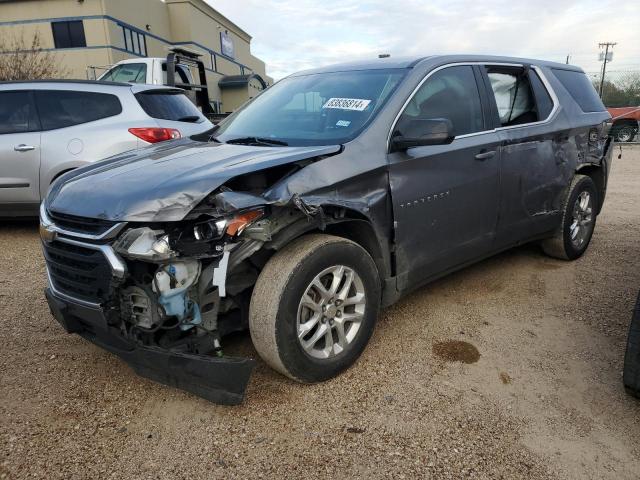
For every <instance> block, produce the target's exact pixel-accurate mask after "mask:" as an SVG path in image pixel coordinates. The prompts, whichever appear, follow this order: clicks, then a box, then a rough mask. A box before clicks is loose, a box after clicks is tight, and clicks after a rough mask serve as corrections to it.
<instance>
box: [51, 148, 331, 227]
mask: <svg viewBox="0 0 640 480" xmlns="http://www.w3.org/2000/svg"><path fill="white" fill-rule="evenodd" d="M340 149H341V147H340V146H339V145H331V146H320V147H261V146H245V145H229V144H219V143H202V142H196V141H193V140H188V139H185V140H180V141H176V142H168V143H166V144H159V145H157V146H154V147H149V148H144V149H141V150H135V151H133V152H128V153H124V154H121V155H118V156H115V157H112V158H110V159H107V160H104V161H102V162H99V163H96V164H93V165H90V166H87V167H84V168H81V169H78V170H75V171H73V172H71V173H70V174H67V175H65V176H64V177H63V178H62V179H61V180H60V181H58V182H57V183H56V184H55V185H54V187H53V188H52V190H51V192H50V193H49V195H48V197H47V199H46V207H47V209H49V210H51V211H54V212H58V213H63V214H68V215H75V216H80V217H90V218H101V219H105V220H113V221H131V222H159V221H177V220H181V219H182V218H184V217H185V215H187V214H188V213H189V212H190V211H191V209H192V208H193V207H195V206H196V205H197V204H199V203H200V202H201V201H202V200H203V199H204V198H205V197H206V196H207V195H209V194H210V193H211V192H213V191H214V190H215V189H217V188H218V187H220V186H221V185H222V184H224V183H225V182H227V181H228V180H230V179H231V178H233V177H236V176H238V175H242V174H245V173H249V172H252V171H258V170H263V169H265V168H270V167H275V166H278V165H284V164H287V163H292V162H297V161H300V160H305V159H308V158H313V157H317V156H324V155H333V154H335V153H338V152H339V151H340Z"/></svg>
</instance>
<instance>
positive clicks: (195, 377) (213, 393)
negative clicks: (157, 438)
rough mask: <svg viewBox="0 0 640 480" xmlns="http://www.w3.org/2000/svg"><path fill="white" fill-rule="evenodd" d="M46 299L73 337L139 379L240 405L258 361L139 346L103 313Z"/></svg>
mask: <svg viewBox="0 0 640 480" xmlns="http://www.w3.org/2000/svg"><path fill="white" fill-rule="evenodd" d="M45 295H46V297H47V302H48V303H49V308H50V309H51V313H52V314H53V316H54V317H55V318H56V320H57V321H58V322H59V323H60V325H62V327H63V328H64V329H65V330H66V331H67V332H68V333H77V334H78V335H80V336H82V337H84V338H85V339H87V340H89V341H90V342H92V343H95V344H96V345H98V346H99V347H102V348H104V349H105V350H108V351H110V352H111V353H114V354H116V355H118V356H119V357H120V358H121V359H122V360H124V361H125V362H126V363H127V364H128V365H129V366H130V367H131V368H132V369H133V370H134V371H135V372H136V373H137V374H138V375H140V376H142V377H146V378H149V379H151V380H154V381H156V382H158V383H162V384H164V385H168V386H171V387H176V388H180V389H182V390H186V391H187V392H190V393H193V394H194V395H198V396H199V397H202V398H205V399H207V400H209V401H211V402H214V403H220V404H224V405H237V404H239V403H241V402H242V400H243V398H244V392H245V390H246V388H247V383H248V382H249V377H250V376H251V372H252V370H253V367H254V366H255V361H254V360H252V359H249V358H231V357H223V358H217V357H210V356H205V355H193V354H187V353H179V352H172V351H169V350H164V349H161V348H157V347H145V346H141V345H138V344H136V343H134V342H132V341H130V340H127V339H126V338H123V337H122V336H120V335H119V334H118V333H117V331H116V330H115V329H113V328H111V327H109V326H108V325H107V321H106V318H105V316H104V314H103V312H102V310H100V309H97V308H91V307H88V306H84V305H79V304H76V303H73V302H70V301H67V300H64V299H61V298H59V297H57V296H56V295H55V294H54V293H53V292H52V291H51V290H50V289H48V288H47V289H45Z"/></svg>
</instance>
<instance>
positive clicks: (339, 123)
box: [336, 120, 351, 127]
mask: <svg viewBox="0 0 640 480" xmlns="http://www.w3.org/2000/svg"><path fill="white" fill-rule="evenodd" d="M349 125H351V122H350V121H349V120H338V121H337V122H336V127H348V126H349Z"/></svg>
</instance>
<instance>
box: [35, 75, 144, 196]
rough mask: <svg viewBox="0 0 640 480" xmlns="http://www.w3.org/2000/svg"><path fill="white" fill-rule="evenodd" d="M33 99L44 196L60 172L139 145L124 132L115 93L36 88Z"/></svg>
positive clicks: (120, 111)
mask: <svg viewBox="0 0 640 480" xmlns="http://www.w3.org/2000/svg"><path fill="white" fill-rule="evenodd" d="M76 88H77V87H76ZM122 88H123V90H124V89H125V87H122ZM35 99H36V105H37V107H38V112H39V114H40V121H41V124H42V171H41V181H42V188H41V191H42V194H43V195H44V194H46V191H47V189H48V188H49V184H50V182H51V181H52V180H53V178H54V177H55V176H57V175H58V174H60V173H61V172H64V171H68V170H70V169H73V168H77V167H79V166H82V165H85V164H87V163H89V162H95V161H98V160H102V159H104V158H106V157H109V156H111V155H115V154H117V153H121V152H124V151H127V150H132V149H134V148H136V147H137V145H138V142H137V139H136V137H134V136H133V135H132V134H130V133H129V132H128V131H127V128H128V126H127V123H126V120H127V117H125V116H124V115H123V108H122V103H121V102H120V99H119V98H118V96H117V95H114V94H110V93H104V92H86V91H85V92H82V91H74V90H66V89H59V90H53V89H51V90H49V89H47V90H36V91H35Z"/></svg>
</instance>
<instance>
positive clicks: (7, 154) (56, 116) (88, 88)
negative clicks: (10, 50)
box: [0, 81, 213, 216]
mask: <svg viewBox="0 0 640 480" xmlns="http://www.w3.org/2000/svg"><path fill="white" fill-rule="evenodd" d="M212 127H213V125H212V124H211V122H209V120H207V119H206V118H205V117H204V116H203V115H202V113H201V112H200V111H199V110H198V109H197V108H196V107H195V105H193V103H191V101H190V100H189V99H188V98H187V97H186V95H184V92H183V91H182V90H180V89H176V88H168V87H163V86H153V85H131V84H127V83H112V82H88V81H43V82H9V83H0V216H25V215H37V212H38V205H39V204H40V201H41V200H42V199H43V198H44V196H45V194H46V192H47V190H48V188H49V185H50V184H51V183H52V182H53V181H54V180H55V179H56V178H57V177H59V176H60V175H62V174H63V173H65V172H68V171H69V170H73V169H75V168H78V167H81V166H83V165H86V164H88V163H92V162H95V161H98V160H101V159H104V158H107V157H110V156H112V155H116V154H118V153H122V152H125V151H128V150H133V149H135V148H141V147H144V146H147V145H150V144H152V143H157V142H160V141H165V140H172V139H176V138H180V137H186V136H190V135H194V134H196V133H202V132H204V131H207V130H209V129H211V128H212Z"/></svg>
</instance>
